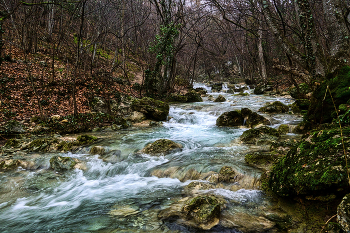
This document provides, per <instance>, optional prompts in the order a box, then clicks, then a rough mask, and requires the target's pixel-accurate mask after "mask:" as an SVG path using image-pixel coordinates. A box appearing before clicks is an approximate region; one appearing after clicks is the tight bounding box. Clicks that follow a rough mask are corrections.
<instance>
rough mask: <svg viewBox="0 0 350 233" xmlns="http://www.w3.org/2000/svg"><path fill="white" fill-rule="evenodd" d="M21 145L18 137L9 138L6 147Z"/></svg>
mask: <svg viewBox="0 0 350 233" xmlns="http://www.w3.org/2000/svg"><path fill="white" fill-rule="evenodd" d="M19 146H20V140H18V139H9V140H7V141H6V143H5V145H4V147H5V148H17V147H19Z"/></svg>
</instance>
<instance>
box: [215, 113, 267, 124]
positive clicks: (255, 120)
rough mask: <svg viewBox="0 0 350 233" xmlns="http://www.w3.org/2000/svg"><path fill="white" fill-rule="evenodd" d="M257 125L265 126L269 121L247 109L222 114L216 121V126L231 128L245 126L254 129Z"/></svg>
mask: <svg viewBox="0 0 350 233" xmlns="http://www.w3.org/2000/svg"><path fill="white" fill-rule="evenodd" d="M259 124H264V125H267V124H270V121H269V120H268V119H266V118H265V117H263V116H261V115H259V114H257V113H256V112H252V111H251V110H250V109H248V108H242V109H241V111H239V110H235V111H230V112H224V113H223V114H221V116H219V118H218V119H217V120H216V125H217V126H228V127H233V126H242V125H245V126H248V127H254V126H256V125H259Z"/></svg>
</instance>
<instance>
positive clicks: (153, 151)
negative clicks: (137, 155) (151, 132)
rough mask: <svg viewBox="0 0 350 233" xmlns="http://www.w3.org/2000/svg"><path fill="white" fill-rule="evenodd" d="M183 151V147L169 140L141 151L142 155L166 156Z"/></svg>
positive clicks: (161, 141)
mask: <svg viewBox="0 0 350 233" xmlns="http://www.w3.org/2000/svg"><path fill="white" fill-rule="evenodd" d="M181 149H182V145H181V144H179V143H176V142H173V141H171V140H168V139H159V140H157V141H155V142H153V143H151V144H148V145H147V146H146V147H145V148H143V149H142V150H141V153H146V154H150V155H158V156H159V155H166V154H169V153H172V152H174V151H179V150H181Z"/></svg>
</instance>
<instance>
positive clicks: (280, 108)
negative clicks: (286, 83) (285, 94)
mask: <svg viewBox="0 0 350 233" xmlns="http://www.w3.org/2000/svg"><path fill="white" fill-rule="evenodd" d="M288 111H289V107H288V106H287V105H285V104H283V103H281V102H280V101H275V102H273V103H268V104H266V105H265V106H264V107H262V108H260V109H259V112H267V113H286V112H288Z"/></svg>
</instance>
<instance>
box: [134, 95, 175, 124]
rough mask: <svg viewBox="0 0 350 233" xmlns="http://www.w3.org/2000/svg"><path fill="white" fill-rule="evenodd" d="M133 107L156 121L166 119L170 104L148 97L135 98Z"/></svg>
mask: <svg viewBox="0 0 350 233" xmlns="http://www.w3.org/2000/svg"><path fill="white" fill-rule="evenodd" d="M131 107H132V109H133V110H134V111H138V112H142V113H143V114H145V116H146V117H147V118H148V119H151V120H156V121H165V120H166V118H167V116H168V114H169V104H167V103H164V102H162V101H160V100H154V99H152V98H148V97H144V98H142V99H134V101H133V102H132V105H131Z"/></svg>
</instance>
